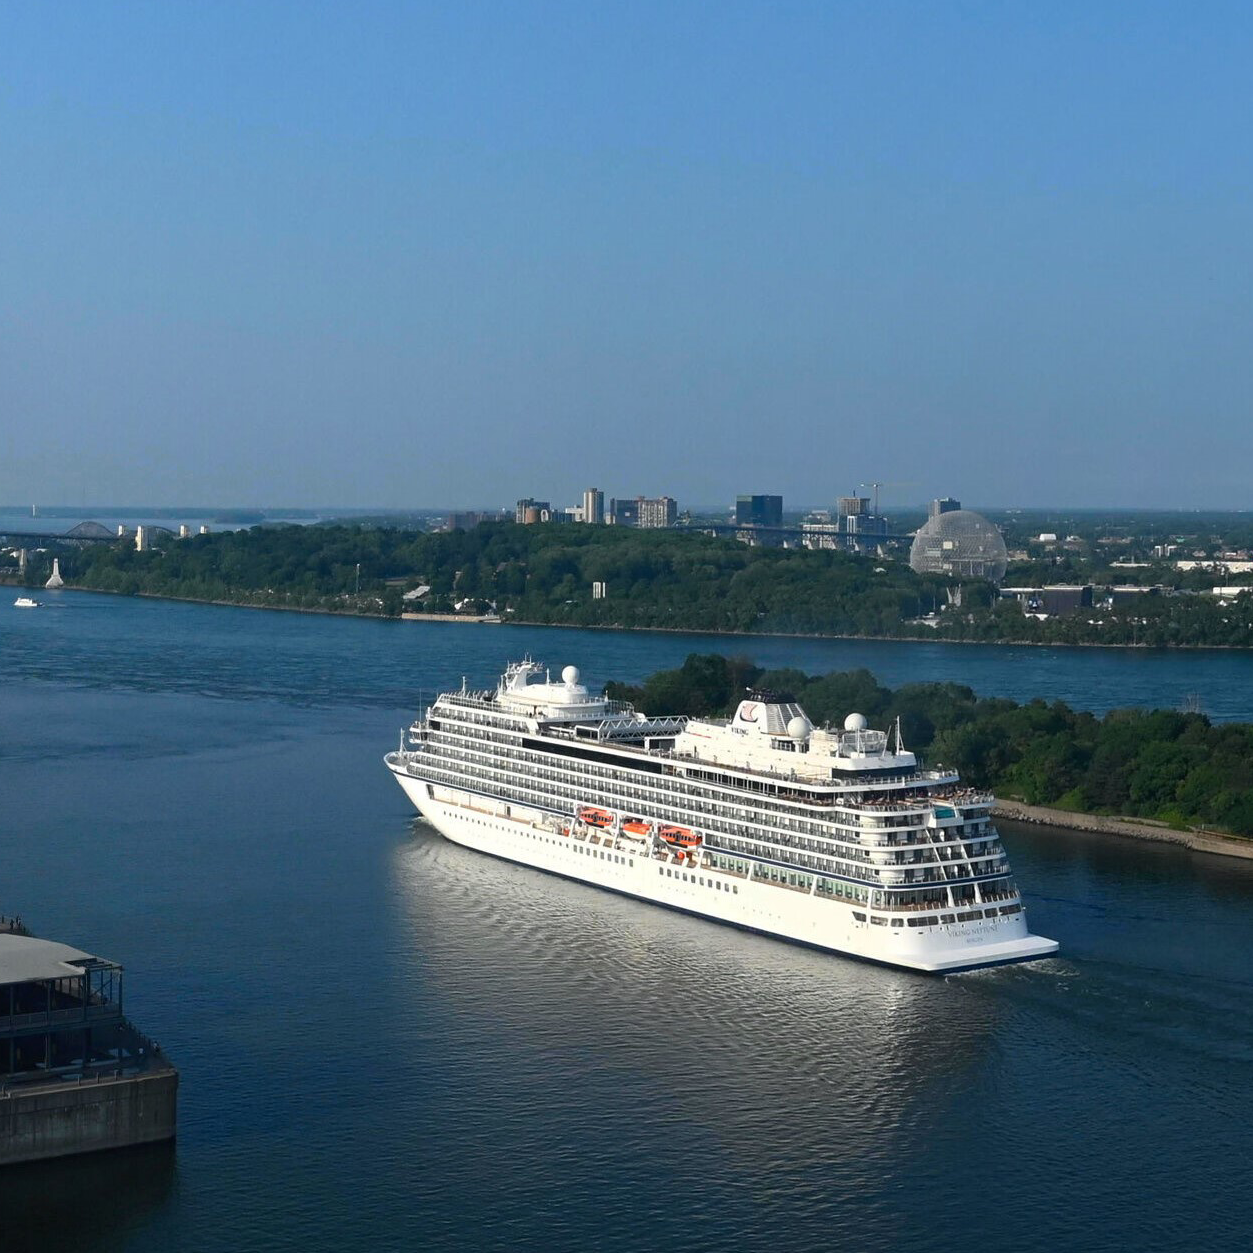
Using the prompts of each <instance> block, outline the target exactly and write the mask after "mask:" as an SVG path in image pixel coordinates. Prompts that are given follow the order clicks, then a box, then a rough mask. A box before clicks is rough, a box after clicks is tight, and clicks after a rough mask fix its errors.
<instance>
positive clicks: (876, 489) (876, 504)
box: [857, 483, 920, 518]
mask: <svg viewBox="0 0 1253 1253" xmlns="http://www.w3.org/2000/svg"><path fill="white" fill-rule="evenodd" d="M857 486H858V487H859V488H860V487H872V488H874V513H875V517H876V518H877V517H878V516H879V488H881V487H918V486H920V485H919V484H918V483H858V484H857Z"/></svg>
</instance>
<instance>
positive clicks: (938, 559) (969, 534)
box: [909, 509, 1008, 583]
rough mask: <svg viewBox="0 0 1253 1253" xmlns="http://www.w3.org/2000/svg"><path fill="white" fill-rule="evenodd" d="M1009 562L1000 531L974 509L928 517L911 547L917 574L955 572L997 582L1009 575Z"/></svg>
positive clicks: (910, 562)
mask: <svg viewBox="0 0 1253 1253" xmlns="http://www.w3.org/2000/svg"><path fill="white" fill-rule="evenodd" d="M1007 561H1008V557H1007V554H1006V552H1005V541H1004V540H1003V539H1002V538H1001V533H1000V531H998V530H997V529H996V527H994V526H993V525H992V523H991V522H989V521H988V520H987V518H985V517H984V516H983V515H982V514H979V513H975V512H974V511H973V510H970V509H954V510H951V511H950V512H949V513H937V514H936V515H935V516H934V517H931V518H928V519H927V521H926V524H925V525H924V526H922V527H920V528H919V530H918V534H917V535H915V536H914V543H913V547H912V548H910V550H909V564H910V566H911V568H912V569H913V570H914V572H915V573H916V574H952V575H956V576H958V577H960V578H968V579H990V580H991V581H992V582H993V583H999V582H1000V581H1001V580H1002V579H1003V578H1004V577H1005V566H1006V564H1007Z"/></svg>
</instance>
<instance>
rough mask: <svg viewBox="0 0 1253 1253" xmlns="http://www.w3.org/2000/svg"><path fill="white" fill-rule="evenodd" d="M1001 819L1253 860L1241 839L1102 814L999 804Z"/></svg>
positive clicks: (1251, 846) (1251, 844)
mask: <svg viewBox="0 0 1253 1253" xmlns="http://www.w3.org/2000/svg"><path fill="white" fill-rule="evenodd" d="M993 812H994V813H995V815H996V817H998V818H1008V819H1009V820H1010V821H1011V822H1032V823H1039V824H1040V825H1041V826H1048V827H1066V828H1068V829H1069V830H1071V831H1093V832H1096V833H1098V834H1100V835H1118V836H1122V837H1123V838H1124V839H1130V840H1156V841H1157V842H1158V843H1160V844H1181V845H1183V847H1184V848H1190V849H1194V850H1195V851H1196V852H1198V853H1218V854H1219V855H1220V856H1223V857H1249V858H1253V840H1245V839H1241V838H1240V837H1239V836H1232V835H1217V834H1215V833H1214V832H1212V831H1196V830H1193V829H1191V828H1189V829H1188V830H1186V831H1178V830H1176V829H1175V828H1174V827H1168V826H1166V825H1165V824H1164V823H1156V822H1145V821H1144V820H1143V819H1137V818H1104V817H1101V816H1100V815H1098V814H1077V813H1072V812H1071V811H1070V810H1068V809H1047V808H1045V807H1044V806H1043V805H1024V804H1022V803H1021V802H1020V801H1007V800H998V801H997V802H996V809H995V810H994V811H993Z"/></svg>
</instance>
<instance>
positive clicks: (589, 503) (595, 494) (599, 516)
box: [583, 487, 605, 526]
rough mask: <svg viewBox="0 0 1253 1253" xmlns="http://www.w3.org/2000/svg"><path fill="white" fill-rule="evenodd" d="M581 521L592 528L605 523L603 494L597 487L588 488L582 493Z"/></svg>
mask: <svg viewBox="0 0 1253 1253" xmlns="http://www.w3.org/2000/svg"><path fill="white" fill-rule="evenodd" d="M583 521H584V522H590V523H592V525H593V526H600V525H601V524H602V523H603V522H604V521H605V493H604V492H602V491H601V490H600V488H599V487H589V488H588V489H587V491H585V492H584V493H583Z"/></svg>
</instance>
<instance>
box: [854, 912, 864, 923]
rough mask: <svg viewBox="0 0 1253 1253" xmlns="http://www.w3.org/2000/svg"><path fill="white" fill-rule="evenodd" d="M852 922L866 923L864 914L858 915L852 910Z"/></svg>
mask: <svg viewBox="0 0 1253 1253" xmlns="http://www.w3.org/2000/svg"><path fill="white" fill-rule="evenodd" d="M853 920H854V921H855V922H865V921H866V915H865V914H859V913H858V912H857V910H853Z"/></svg>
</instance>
